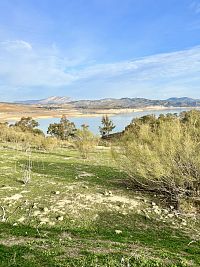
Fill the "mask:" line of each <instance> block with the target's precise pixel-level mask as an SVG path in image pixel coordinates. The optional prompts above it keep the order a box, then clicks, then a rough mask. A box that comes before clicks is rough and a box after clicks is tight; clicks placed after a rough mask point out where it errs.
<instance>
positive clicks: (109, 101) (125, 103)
mask: <svg viewBox="0 0 200 267" xmlns="http://www.w3.org/2000/svg"><path fill="white" fill-rule="evenodd" d="M16 103H18V104H25V105H44V106H45V105H64V104H70V105H71V106H72V107H74V108H78V109H123V108H132V109H134V108H144V107H149V106H164V107H200V99H193V98H189V97H180V98H177V97H172V98H168V99H166V100H151V99H146V98H121V99H115V98H105V99H100V100H77V101H72V100H70V98H69V97H66V96H63V97H59V96H52V97H49V98H46V99H41V100H26V101H17V102H16Z"/></svg>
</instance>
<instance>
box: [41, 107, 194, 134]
mask: <svg viewBox="0 0 200 267" xmlns="http://www.w3.org/2000/svg"><path fill="white" fill-rule="evenodd" d="M188 110H190V109H188V108H178V109H166V110H150V111H140V112H131V113H123V114H117V115H112V116H109V118H110V119H112V121H113V123H114V124H115V125H116V128H115V129H114V130H113V133H114V132H119V131H122V130H124V128H125V127H126V126H127V125H128V124H130V122H131V121H132V119H134V118H138V117H141V116H144V115H149V114H155V115H156V116H159V114H167V113H180V112H182V111H188ZM68 119H69V120H70V121H73V122H74V123H75V125H76V127H77V128H80V127H81V125H82V124H87V125H89V129H90V131H92V132H93V133H94V134H99V126H100V125H101V119H102V115H100V116H98V117H70V118H68ZM37 121H38V122H39V124H40V126H39V128H40V129H41V130H43V131H44V133H46V132H47V129H48V126H49V124H50V123H54V122H57V123H58V122H59V121H60V118H45V119H37Z"/></svg>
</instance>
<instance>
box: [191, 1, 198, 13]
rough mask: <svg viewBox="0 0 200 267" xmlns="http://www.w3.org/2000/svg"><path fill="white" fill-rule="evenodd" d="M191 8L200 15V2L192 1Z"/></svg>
mask: <svg viewBox="0 0 200 267" xmlns="http://www.w3.org/2000/svg"><path fill="white" fill-rule="evenodd" d="M190 8H191V9H192V10H194V12H195V13H196V14H199V13H200V1H192V3H191V5H190Z"/></svg>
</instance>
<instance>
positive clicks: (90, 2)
mask: <svg viewBox="0 0 200 267" xmlns="http://www.w3.org/2000/svg"><path fill="white" fill-rule="evenodd" d="M51 95H59V96H63V95H64V96H70V97H71V98H72V99H96V98H104V97H116V98H120V97H146V98H151V99H156V98H159V99H163V98H168V97H172V96H177V97H179V96H190V97H194V98H200V0H167V1H164V0H123V1H122V0H73V1H72V0H56V1H55V0H28V1H27V0H0V101H13V100H19V99H39V98H45V97H48V96H51Z"/></svg>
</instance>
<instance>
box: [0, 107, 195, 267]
mask: <svg viewBox="0 0 200 267" xmlns="http://www.w3.org/2000/svg"><path fill="white" fill-rule="evenodd" d="M199 127H200V119H199V113H198V112H196V111H195V112H188V113H182V114H181V116H180V117H179V116H177V115H167V116H164V117H163V116H160V118H155V117H153V116H148V117H143V118H140V119H137V120H135V121H134V122H133V124H131V125H130V126H129V127H128V128H127V130H126V131H125V133H124V134H122V135H120V139H121V140H120V142H119V140H116V139H115V141H114V142H113V144H112V145H113V147H114V149H112V150H113V151H114V155H115V157H116V161H115V160H113V157H112V153H111V148H110V147H109V146H108V145H107V146H105V147H104V146H96V145H97V141H98V140H97V139H96V137H95V136H94V135H93V134H92V133H90V131H89V129H88V127H87V126H86V125H83V127H82V129H79V130H77V131H76V135H75V136H74V137H73V139H70V138H69V140H68V141H66V142H69V143H72V144H74V145H73V146H68V147H64V146H62V147H61V146H60V145H59V144H60V138H58V139H56V138H55V137H54V138H52V137H45V136H43V135H37V134H34V133H33V132H32V133H31V132H30V131H22V129H20V127H17V126H15V127H9V125H7V124H1V125H0V137H1V142H0V175H1V179H0V266H1V267H11V266H12V267H15V266H20V267H32V266H33V267H41V266H50V267H58V266H59V267H68V266H84V267H86V266H91V267H97V266H98V267H114V266H115V267H116V266H120V267H128V266H129V267H134V266H143V267H154V266H155V267H164V266H166V267H191V266H194V267H197V266H199V265H200V251H199V245H200V235H199V232H200V224H199V218H200V217H199V203H198V202H195V205H194V202H192V201H193V198H194V196H197V195H198V194H199V193H198V190H197V189H198V188H197V183H198V181H199V180H198V179H199V178H198V177H199V176H198V173H199V169H198V167H199V165H198V164H199V157H198V143H199V136H200V134H199V133H200V132H199ZM15 134H16V136H15ZM22 137H23V138H22ZM31 138H32V139H31ZM35 138H36V139H35ZM36 140H40V142H42V143H43V142H44V143H45V142H50V146H51V145H52V144H53V149H51V150H47V149H44V148H43V149H42V150H41V145H39V146H38V145H36V143H37V142H38V141H37V142H36ZM64 141H65V140H64ZM40 142H39V143H40ZM110 142H112V140H110ZM25 144H26V145H27V146H26V149H21V147H22V146H25ZM28 145H29V146H28ZM28 148H30V149H31V150H29V149H28ZM125 152H126V153H125ZM181 152H182V153H183V154H184V155H181ZM147 159H149V161H147ZM159 159H160V160H159ZM170 160H173V161H172V162H173V164H174V165H173V164H171V161H170ZM133 164H135V165H134V166H133ZM165 164H167V167H165ZM175 164H177V165H175ZM178 167H179V168H180V170H178V169H177V168H178ZM24 170H28V171H29V175H31V179H28V182H25V180H24V178H27V177H24V176H27V175H25V172H24ZM167 171H168V172H167ZM154 172H155V174H154ZM166 173H167V174H170V175H168V176H167V177H166V178H165V179H164V178H163V177H164V176H161V175H160V174H166ZM26 174H27V173H26ZM135 174H137V176H136V175H135ZM29 175H28V178H30V177H29ZM172 175H173V177H171V176H172ZM130 177H131V182H130ZM167 179H169V180H167ZM163 181H164V182H165V183H163ZM132 182H134V183H135V182H137V185H140V188H141V185H144V188H145V189H146V190H145V191H140V190H136V189H134V190H133V189H132ZM167 183H169V186H168V187H165V186H166V184H167ZM172 185H173V188H175V189H176V190H179V192H178V197H180V198H179V204H180V205H182V207H184V209H182V210H181V209H180V210H179V211H177V209H176V207H175V206H173V205H170V206H169V205H168V203H167V201H166V196H165V195H161V194H160V190H161V189H165V190H168V191H169V189H170V188H171V186H172ZM140 188H139V187H138V189H140ZM151 189H153V190H154V189H158V190H154V192H151V191H152V190H151ZM173 190H174V189H173ZM170 192H171V191H170ZM182 194H184V196H185V197H184V198H183V197H182ZM186 195H187V197H186ZM186 210H187V211H189V214H188V213H187V212H186Z"/></svg>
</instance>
